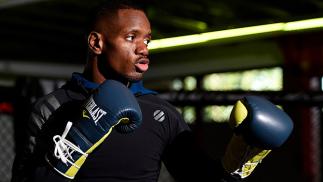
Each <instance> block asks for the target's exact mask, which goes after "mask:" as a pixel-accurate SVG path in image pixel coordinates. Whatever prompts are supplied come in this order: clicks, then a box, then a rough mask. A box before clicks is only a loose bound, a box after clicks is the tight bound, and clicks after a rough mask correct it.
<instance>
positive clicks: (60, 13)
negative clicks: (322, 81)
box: [0, 0, 323, 63]
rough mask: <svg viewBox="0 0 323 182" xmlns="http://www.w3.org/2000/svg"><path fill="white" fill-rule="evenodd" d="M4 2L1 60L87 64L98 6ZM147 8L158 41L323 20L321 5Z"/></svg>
mask: <svg viewBox="0 0 323 182" xmlns="http://www.w3.org/2000/svg"><path fill="white" fill-rule="evenodd" d="M29 1H31V0H29ZM1 2H2V3H1ZM4 2H5V1H0V35H1V41H0V60H19V61H24V60H26V61H52V62H65V63H81V62H83V61H84V57H85V51H84V50H85V47H84V45H85V44H84V40H85V39H84V36H83V34H82V25H83V23H84V22H85V19H86V14H87V12H88V10H89V9H90V8H91V7H92V6H93V5H94V4H95V3H96V1H93V0H92V1H80V0H47V1H45V0H43V1H39V0H38V1H36V0H35V1H34V2H28V3H17V4H16V5H11V6H6V3H4ZM146 6H147V12H148V16H149V18H150V20H151V24H152V28H153V38H154V39H159V38H165V37H172V36H178V35H187V34H194V33H200V32H207V31H214V30H222V29H228V28H236V27H243V26H250V25H256V24H267V23H274V22H287V21H294V20H301V19H308V18H317V17H323V0H270V1H269V0H268V1H267V0H240V1H235V0H225V1H219V0H196V1H194V0H173V1H157V0H154V1H153V0H146Z"/></svg>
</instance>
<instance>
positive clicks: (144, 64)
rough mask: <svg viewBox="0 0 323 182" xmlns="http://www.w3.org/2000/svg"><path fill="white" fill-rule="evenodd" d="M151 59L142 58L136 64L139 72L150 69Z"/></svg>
mask: <svg viewBox="0 0 323 182" xmlns="http://www.w3.org/2000/svg"><path fill="white" fill-rule="evenodd" d="M148 65H149V60H148V59H147V58H143V59H140V60H138V61H137V62H136V64H135V66H136V69H137V71H138V72H146V71H147V70H148V67H149V66H148Z"/></svg>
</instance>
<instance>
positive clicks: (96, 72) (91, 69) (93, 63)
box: [83, 59, 130, 87]
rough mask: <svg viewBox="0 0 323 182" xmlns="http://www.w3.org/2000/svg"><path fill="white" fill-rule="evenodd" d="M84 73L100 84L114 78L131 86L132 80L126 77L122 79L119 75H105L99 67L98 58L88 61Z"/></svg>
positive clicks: (87, 77) (90, 79)
mask: <svg viewBox="0 0 323 182" xmlns="http://www.w3.org/2000/svg"><path fill="white" fill-rule="evenodd" d="M83 75H84V77H85V78H86V79H87V80H89V81H92V82H95V83H98V84H101V83H103V82H104V81H105V80H106V79H113V80H117V81H119V82H121V83H123V84H124V85H126V86H127V87H129V86H130V82H129V81H128V80H126V79H120V78H118V77H113V76H111V77H110V76H109V77H108V75H103V74H102V73H101V71H100V69H99V67H98V60H97V59H94V60H88V61H87V64H86V65H85V68H84V71H83Z"/></svg>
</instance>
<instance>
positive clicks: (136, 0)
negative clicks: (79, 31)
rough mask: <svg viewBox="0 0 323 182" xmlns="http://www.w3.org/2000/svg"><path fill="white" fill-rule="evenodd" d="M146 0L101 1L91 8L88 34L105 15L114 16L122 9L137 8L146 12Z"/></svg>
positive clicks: (88, 18) (87, 24) (87, 26)
mask: <svg viewBox="0 0 323 182" xmlns="http://www.w3.org/2000/svg"><path fill="white" fill-rule="evenodd" d="M145 5H146V4H145V1H144V0H106V1H100V2H98V4H96V5H95V7H94V8H92V9H91V11H90V12H89V15H88V17H87V23H86V34H88V33H90V31H92V30H93V28H94V27H95V25H96V23H97V22H98V21H99V20H100V19H101V18H102V17H104V16H113V15H115V14H116V12H117V11H118V10H120V9H136V10H141V11H143V12H145V13H146V9H145Z"/></svg>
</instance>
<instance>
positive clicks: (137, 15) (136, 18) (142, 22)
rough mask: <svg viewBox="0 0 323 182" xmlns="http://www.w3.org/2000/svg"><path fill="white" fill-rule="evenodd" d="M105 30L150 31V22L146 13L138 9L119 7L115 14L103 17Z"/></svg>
mask: <svg viewBox="0 0 323 182" xmlns="http://www.w3.org/2000/svg"><path fill="white" fill-rule="evenodd" d="M102 23H103V26H104V28H103V29H104V30H105V31H109V32H111V31H113V32H123V31H131V30H136V31H142V32H143V33H150V32H151V29H150V23H149V20H148V18H147V16H146V14H145V13H144V12H143V11H141V10H136V9H119V10H117V12H116V13H115V14H114V16H110V17H106V18H104V19H103V22H102Z"/></svg>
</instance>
